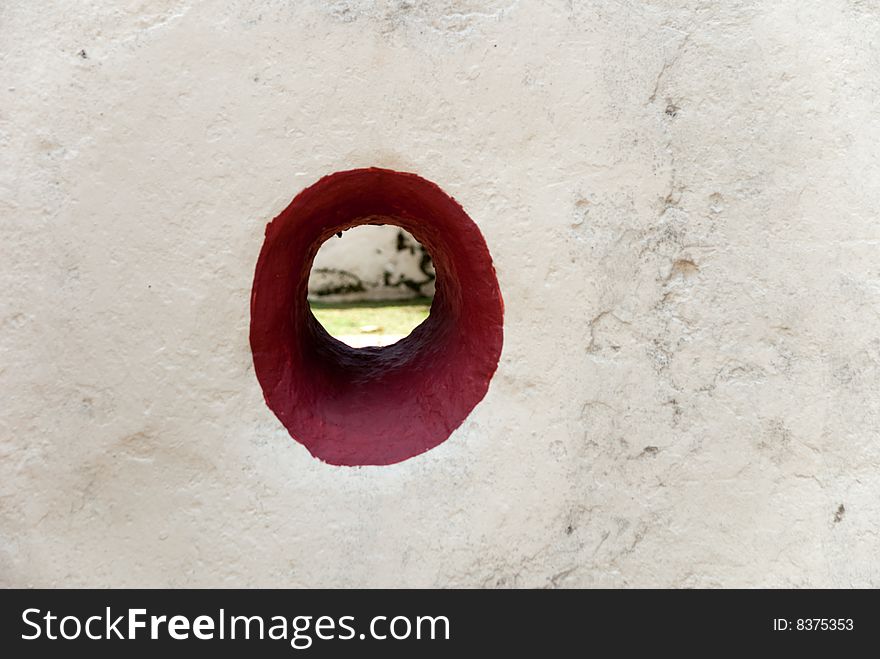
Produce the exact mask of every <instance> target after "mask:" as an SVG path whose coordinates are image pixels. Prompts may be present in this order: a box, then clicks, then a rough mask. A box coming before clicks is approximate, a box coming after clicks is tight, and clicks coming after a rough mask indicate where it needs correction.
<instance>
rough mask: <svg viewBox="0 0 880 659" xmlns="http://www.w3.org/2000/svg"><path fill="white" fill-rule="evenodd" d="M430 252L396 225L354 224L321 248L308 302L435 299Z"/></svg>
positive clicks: (433, 274) (310, 278)
mask: <svg viewBox="0 0 880 659" xmlns="http://www.w3.org/2000/svg"><path fill="white" fill-rule="evenodd" d="M435 278H436V273H435V272H434V265H433V264H432V263H431V256H430V254H429V253H428V251H427V250H426V249H425V248H424V247H423V246H422V245H420V244H419V242H418V241H417V240H416V239H415V238H413V237H412V235H411V234H410V233H409V232H407V231H405V230H403V229H401V228H400V227H397V226H394V225H391V224H386V225H383V226H357V227H354V228H353V229H349V230H348V231H345V232H344V233H343V234H342V235H341V236H334V237H332V238H330V240H328V241H326V242H325V243H324V244H323V245H321V249H319V250H318V253H317V254H316V255H315V262H314V264H313V266H312V274H311V276H310V277H309V298H310V299H313V300H323V301H328V302H347V301H362V300H402V299H407V298H417V297H432V296H433V295H434V280H435Z"/></svg>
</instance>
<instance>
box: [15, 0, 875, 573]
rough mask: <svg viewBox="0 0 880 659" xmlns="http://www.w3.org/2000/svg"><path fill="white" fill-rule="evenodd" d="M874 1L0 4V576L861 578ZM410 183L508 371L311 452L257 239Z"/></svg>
mask: <svg viewBox="0 0 880 659" xmlns="http://www.w3.org/2000/svg"><path fill="white" fill-rule="evenodd" d="M878 28H880V6H878V3H876V2H867V1H866V2H855V1H843V0H830V1H829V0H786V1H779V0H766V1H763V2H761V1H747V0H742V1H737V2H703V1H696V0H681V1H672V0H670V1H662V2H661V1H649V2H613V1H607V2H566V1H563V0H559V1H553V0H551V1H550V2H538V1H530V0H520V1H519V2H516V1H514V0H498V1H494V2H493V1H485V2H482V1H477V0H462V1H458V2H453V1H451V0H448V1H441V2H414V1H408V2H391V1H388V2H371V1H367V0H360V1H355V0H352V1H350V2H346V1H342V0H340V1H337V2H317V1H304V2H296V3H292V2H276V1H272V0H259V1H248V2H245V1H243V0H223V1H219V0H217V1H214V0H208V1H205V2H195V1H193V0H151V1H150V2H147V1H132V0H127V1H123V2H109V1H107V2H97V1H91V2H87V1H83V0H77V1H75V2H74V1H73V0H68V1H61V0H55V1H46V2H30V1H25V0H12V1H7V2H4V3H2V5H0V58H2V61H0V64H2V66H0V71H2V73H0V75H2V85H0V95H2V102H0V144H2V149H0V232H2V233H0V290H2V296H0V305H2V306H0V328H2V331H0V400H2V406H0V455H2V460H0V583H2V585H15V586H25V585H34V586H52V585H56V586H57V585H70V586H74V585H93V586H104V585H112V586H134V585H137V586H158V585H172V586H249V585H268V586H379V585H407V586H433V585H448V586H559V587H566V586H757V585H767V586H803V585H814V586H850V585H861V586H878V585H880V568H878V564H877V561H876V557H877V555H878V553H880V536H878V520H880V476H878V467H880V436H878V432H880V396H878V377H880V335H878V328H880V314H878V309H880V306H878V305H880V265H878V264H880V259H878V254H880V223H878V219H877V208H880V167H878V155H877V145H878V144H880V113H878V106H877V98H878V92H880V46H878V44H880V29H878ZM370 165H375V166H381V167H388V168H393V169H399V170H403V171H413V172H416V173H418V174H420V175H422V176H424V177H426V178H428V179H429V180H432V181H434V182H436V183H438V184H439V185H440V186H441V187H443V188H444V190H446V191H447V192H448V193H450V194H452V195H453V196H455V198H456V199H457V200H458V201H459V202H461V204H462V205H463V206H464V208H465V209H466V210H467V211H468V213H469V214H470V216H471V217H472V218H473V219H474V221H475V222H476V223H477V224H478V225H479V226H480V228H481V229H482V231H483V233H484V235H485V237H486V240H487V242H488V245H489V247H490V249H491V251H492V254H493V257H494V259H495V263H496V267H497V270H498V276H499V281H500V284H501V287H502V291H503V293H504V298H505V304H506V318H505V320H506V325H505V345H504V352H503V355H502V358H501V362H500V365H499V368H498V372H497V374H496V375H495V378H494V380H493V382H492V385H491V388H490V391H489V394H488V396H487V397H486V399H485V400H484V401H483V402H482V403H481V404H480V405H479V406H478V407H477V408H476V409H475V410H474V412H473V413H472V414H471V416H470V417H469V418H468V420H467V421H466V422H465V424H464V425H463V426H462V427H461V428H460V429H459V430H457V431H456V432H455V433H454V434H453V435H452V437H451V438H450V439H449V440H448V441H447V442H446V443H444V444H442V445H441V446H440V447H438V448H437V449H435V450H432V451H430V452H428V453H426V454H424V455H422V456H419V457H417V458H415V459H412V460H409V461H407V462H404V463H401V464H398V465H394V466H390V467H383V468H374V467H370V468H360V469H349V468H338V467H331V466H327V465H325V464H322V463H321V462H318V461H316V460H314V459H313V458H311V457H310V456H309V454H308V452H307V451H306V450H305V449H304V448H302V447H301V446H300V445H298V444H297V443H295V442H293V441H292V440H291V439H290V438H289V437H288V435H287V433H286V432H285V430H284V429H283V428H282V426H281V424H280V423H279V422H278V420H277V419H276V418H275V417H274V416H273V415H272V413H271V412H270V411H269V409H268V408H267V407H266V405H265V404H264V402H263V399H262V394H261V391H260V387H259V385H258V383H257V380H256V378H255V377H254V373H253V368H252V363H251V355H250V350H249V345H248V322H249V316H248V313H249V309H248V304H249V294H250V287H251V282H252V276H253V271H254V264H255V261H256V258H257V255H258V253H259V250H260V246H261V243H262V238H263V229H264V227H265V225H266V223H267V222H268V221H269V220H270V219H271V218H273V217H274V216H275V215H277V214H278V212H279V211H281V209H283V208H284V207H285V206H286V204H287V203H288V202H289V201H290V199H291V197H292V196H293V195H294V194H295V193H296V192H298V191H299V190H300V189H302V188H303V187H304V186H306V185H308V184H311V183H313V182H314V181H315V180H317V179H318V178H319V177H321V176H323V175H325V174H328V173H330V172H333V171H336V170H342V169H349V168H353V167H361V166H370Z"/></svg>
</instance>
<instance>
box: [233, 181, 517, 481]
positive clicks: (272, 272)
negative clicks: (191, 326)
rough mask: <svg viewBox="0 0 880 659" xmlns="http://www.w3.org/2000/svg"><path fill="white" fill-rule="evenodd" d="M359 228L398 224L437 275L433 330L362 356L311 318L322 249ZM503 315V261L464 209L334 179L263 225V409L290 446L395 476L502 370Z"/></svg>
mask: <svg viewBox="0 0 880 659" xmlns="http://www.w3.org/2000/svg"><path fill="white" fill-rule="evenodd" d="M361 224H395V225H397V226H400V227H402V228H404V229H406V230H407V231H409V232H410V233H411V234H412V235H413V236H414V237H415V238H416V240H418V241H419V242H420V243H421V244H422V245H424V246H425V247H426V248H427V250H428V251H429V252H430V254H431V256H432V258H433V260H434V267H435V268H436V272H437V282H436V293H435V295H434V300H433V303H432V305H431V314H430V316H429V317H428V319H427V320H425V321H424V322H423V323H422V324H421V325H419V326H418V327H416V328H415V329H414V330H413V331H412V333H410V335H409V336H407V337H406V338H404V339H402V340H400V341H398V342H397V343H395V344H393V345H390V346H386V347H382V348H360V349H358V348H352V347H350V346H347V345H346V344H344V343H342V342H340V341H338V340H336V339H334V338H333V337H331V336H330V335H329V334H328V333H327V331H326V330H325V329H324V328H323V327H322V326H321V324H320V323H318V321H317V320H316V319H315V317H314V316H313V315H312V312H311V310H310V309H309V305H308V301H307V297H306V296H307V287H308V279H309V272H310V270H311V267H312V261H313V260H314V258H315V254H316V253H317V251H318V248H319V247H320V246H321V244H322V243H323V242H324V241H325V240H327V239H329V238H330V237H332V236H333V235H334V234H336V233H337V232H338V231H343V230H345V229H349V228H351V227H353V226H357V225H361ZM503 315H504V306H503V302H502V299H501V291H500V290H499V288H498V281H497V279H496V277H495V269H494V267H493V266H492V258H491V256H490V255H489V250H488V249H487V247H486V242H485V240H484V239H483V236H482V234H481V233H480V231H479V229H478V228H477V226H476V225H475V224H474V223H473V221H472V220H471V219H470V218H469V217H468V216H467V214H466V213H465V212H464V210H463V209H462V207H461V206H460V205H459V204H458V203H457V202H456V201H455V200H454V199H453V198H452V197H450V196H449V195H447V194H446V193H444V192H443V191H442V190H441V189H440V188H439V187H437V186H436V185H435V184H433V183H431V182H430V181H426V180H425V179H423V178H421V177H419V176H416V175H415V174H406V173H402V172H395V171H391V170H387V169H376V168H370V169H355V170H351V171H346V172H337V173H335V174H331V175H330V176H325V177H324V178H322V179H321V180H320V181H318V182H317V183H315V184H314V185H312V186H311V187H308V188H306V189H305V190H303V191H302V192H301V193H299V194H298V195H297V196H296V198H294V200H293V201H292V202H291V203H290V205H289V206H288V207H287V208H286V209H285V210H284V211H283V212H282V213H281V214H280V215H279V216H278V217H276V218H275V219H274V220H272V222H271V223H269V225H268V226H267V227H266V239H265V241H264V243H263V249H262V251H261V252H260V257H259V260H258V261H257V268H256V274H255V276H254V287H253V291H252V293H251V331H250V341H251V349H252V351H253V356H254V368H255V370H256V374H257V378H258V379H259V381H260V385H261V386H262V388H263V394H264V396H265V398H266V402H267V403H268V405H269V407H270V408H271V409H272V411H273V412H274V413H275V414H276V415H277V416H278V418H279V419H280V420H281V422H282V423H283V424H284V426H285V427H286V428H287V430H288V432H290V434H291V436H292V437H293V438H294V439H296V440H297V441H299V442H301V443H302V444H303V445H305V447H306V448H307V449H308V450H309V451H310V452H311V453H312V455H314V456H315V457H317V458H320V459H321V460H324V461H325V462H329V463H331V464H335V465H387V464H393V463H395V462H400V461H401V460H406V459H407V458H411V457H413V456H415V455H418V454H420V453H423V452H425V451H427V450H429V449H432V448H434V447H435V446H437V445H438V444H440V443H442V442H444V441H445V440H446V439H447V438H448V437H449V435H450V434H451V433H452V431H453V430H455V429H456V428H457V427H458V426H459V425H460V424H461V422H462V421H464V419H465V417H467V415H468V414H469V413H470V411H471V410H472V409H473V408H474V406H475V405H476V404H477V403H479V402H480V400H482V398H483V396H484V395H485V394H486V391H487V389H488V387H489V380H490V379H491V378H492V375H493V374H494V372H495V368H496V366H497V365H498V358H499V355H500V354H501V343H502V321H503Z"/></svg>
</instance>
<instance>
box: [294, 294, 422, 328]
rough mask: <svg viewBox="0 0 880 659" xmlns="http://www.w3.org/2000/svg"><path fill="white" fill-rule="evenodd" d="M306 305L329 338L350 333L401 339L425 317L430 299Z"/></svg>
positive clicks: (314, 303)
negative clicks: (328, 334) (390, 335)
mask: <svg viewBox="0 0 880 659" xmlns="http://www.w3.org/2000/svg"><path fill="white" fill-rule="evenodd" d="M310 306H311V308H312V313H313V314H315V318H317V319H318V321H320V323H321V324H322V325H323V326H324V329H326V330H327V331H328V332H329V333H330V334H331V335H333V336H345V335H352V334H400V335H404V336H405V335H407V334H409V333H410V332H411V331H413V329H415V328H416V327H417V326H418V325H419V324H420V323H421V322H422V321H423V320H425V318H427V317H428V313H429V312H430V310H431V300H430V299H429V298H417V299H414V300H382V301H378V302H344V303H342V302H340V303H328V302H311V303H310ZM373 328H378V329H373ZM370 330H372V331H370Z"/></svg>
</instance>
